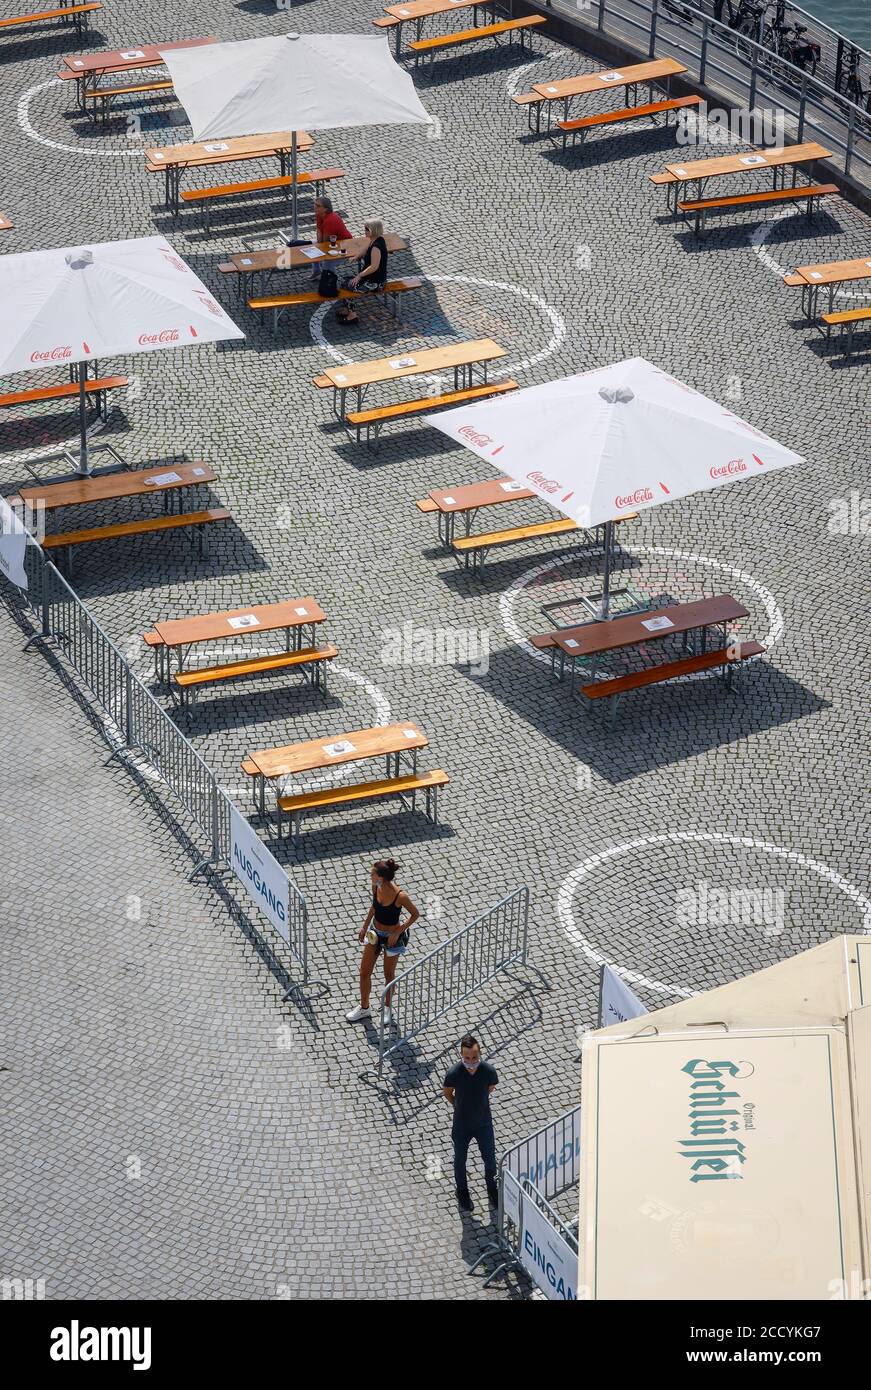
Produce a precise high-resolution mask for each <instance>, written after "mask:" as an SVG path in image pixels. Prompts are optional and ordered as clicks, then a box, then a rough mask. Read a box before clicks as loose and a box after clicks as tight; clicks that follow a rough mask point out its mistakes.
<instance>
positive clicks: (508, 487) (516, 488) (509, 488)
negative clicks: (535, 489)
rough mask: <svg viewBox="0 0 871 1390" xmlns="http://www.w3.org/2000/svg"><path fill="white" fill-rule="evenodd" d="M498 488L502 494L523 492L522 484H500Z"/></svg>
mask: <svg viewBox="0 0 871 1390" xmlns="http://www.w3.org/2000/svg"><path fill="white" fill-rule="evenodd" d="M499 486H500V487H501V489H502V491H503V492H523V491H524V490H525V487H524V484H523V483H513V482H509V483H500V484H499Z"/></svg>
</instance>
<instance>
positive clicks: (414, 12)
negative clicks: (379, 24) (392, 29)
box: [384, 0, 484, 19]
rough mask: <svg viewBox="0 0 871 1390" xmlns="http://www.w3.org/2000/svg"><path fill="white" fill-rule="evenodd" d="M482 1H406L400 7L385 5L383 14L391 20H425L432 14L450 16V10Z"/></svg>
mask: <svg viewBox="0 0 871 1390" xmlns="http://www.w3.org/2000/svg"><path fill="white" fill-rule="evenodd" d="M483 3H484V0H407V3H405V4H400V5H385V6H384V12H385V14H389V15H391V16H392V18H393V19H427V18H428V17H429V16H430V15H434V14H450V12H451V10H467V9H468V8H469V7H470V6H471V5H475V4H477V5H481V4H483Z"/></svg>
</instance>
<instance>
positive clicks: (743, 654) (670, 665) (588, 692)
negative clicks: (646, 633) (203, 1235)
mask: <svg viewBox="0 0 871 1390" xmlns="http://www.w3.org/2000/svg"><path fill="white" fill-rule="evenodd" d="M764 652H765V648H764V647H761V646H760V645H759V643H758V642H739V643H737V644H734V645H731V646H728V647H720V648H718V649H717V650H716V651H709V652H700V653H698V655H696V656H688V657H684V658H683V659H682V660H680V661H666V662H663V663H662V664H661V665H659V666H648V667H646V668H645V669H644V670H643V671H632V672H630V674H629V675H627V676H612V677H611V678H610V679H608V680H603V681H594V682H593V684H592V685H583V686H581V694H582V695H584V696H586V698H587V699H588V700H611V702H612V703H611V723H612V724H613V723H614V722H615V720H616V718H617V705H618V704H619V702H620V697H621V695H624V694H625V693H626V692H627V691H630V690H641V689H642V688H644V687H645V686H648V685H659V684H662V683H664V682H666V681H671V680H675V679H677V678H678V677H679V676H689V675H694V674H695V673H696V672H699V671H712V670H715V669H716V668H717V667H718V666H722V667H723V670H724V673H725V676H726V683H727V684H729V683H730V681H731V677H732V671H733V669H734V667H735V666H737V665H740V663H741V662H743V661H749V660H750V658H751V657H754V656H762V655H763V654H764Z"/></svg>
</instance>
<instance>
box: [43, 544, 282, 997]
mask: <svg viewBox="0 0 871 1390" xmlns="http://www.w3.org/2000/svg"><path fill="white" fill-rule="evenodd" d="M24 570H25V574H26V575H27V581H28V588H27V589H26V590H24V591H23V592H22V591H20V590H19V591H17V592H19V593H21V596H22V598H23V599H24V601H25V603H26V604H27V606H28V607H29V608H30V610H31V612H32V613H33V615H34V618H35V619H36V621H37V622H38V625H39V630H38V631H37V632H36V633H34V635H33V636H32V637H30V638H28V640H27V642H26V643H25V646H26V647H28V646H30V645H31V643H33V642H36V641H39V640H40V639H45V640H49V639H54V641H55V642H56V644H57V647H58V649H59V651H60V652H61V653H62V654H63V656H64V657H65V659H66V660H67V661H68V663H69V664H70V666H71V667H72V668H73V669H74V670H75V672H76V673H77V675H78V676H79V678H80V680H81V681H82V683H83V685H84V686H85V687H86V688H87V690H88V691H89V692H90V694H91V695H92V696H93V698H94V699H95V700H96V702H97V704H98V705H99V706H100V708H101V709H102V710H103V712H104V713H105V715H106V716H107V719H108V720H109V722H110V725H111V726H112V727H113V728H114V730H115V737H116V746H115V748H114V749H113V752H112V755H111V758H115V757H124V756H126V755H127V754H136V755H138V756H140V757H141V758H142V759H143V760H144V761H145V762H146V763H147V764H148V765H149V766H150V768H152V769H153V771H154V772H156V773H157V775H158V776H159V777H160V779H161V782H162V783H163V785H164V786H165V787H167V788H168V790H169V791H170V792H171V793H172V794H173V795H174V796H175V798H176V799H177V800H178V801H179V802H180V803H181V805H182V806H183V808H184V810H185V811H186V813H187V815H188V816H189V817H190V819H191V820H192V821H193V822H194V824H195V825H196V826H197V827H198V828H199V830H200V831H202V833H203V835H204V836H205V837H206V839H207V840H208V842H209V853H208V855H206V856H204V857H203V858H202V859H200V860H199V861H198V863H197V864H196V865H195V867H194V869H193V870H192V872H191V875H190V876H191V878H193V877H194V875H195V874H197V873H199V871H200V870H201V869H204V868H206V867H207V866H209V865H214V866H216V867H217V866H220V865H222V864H229V863H230V854H231V848H230V801H229V799H228V797H227V795H226V793H225V792H223V791H222V790H221V788H220V787H219V786H218V782H217V778H216V776H215V774H214V772H213V771H212V769H211V768H210V767H209V766H208V764H207V763H206V762H205V761H204V760H203V759H202V758H201V757H200V755H199V753H198V752H197V751H196V749H195V748H194V747H193V744H191V743H190V742H189V740H188V739H187V738H186V737H185V735H184V734H183V733H182V731H181V730H180V729H179V728H178V726H177V725H176V724H175V723H174V721H173V720H172V719H171V718H170V716H169V714H168V713H167V712H166V710H165V709H163V707H162V706H161V705H160V704H158V702H157V700H155V698H154V696H153V695H152V694H151V692H150V691H149V690H147V689H146V687H145V686H144V685H143V684H142V682H141V681H140V680H139V678H138V676H136V675H134V673H133V671H132V670H131V668H130V665H129V664H128V662H127V661H126V660H125V658H124V657H123V656H122V654H121V652H120V651H119V650H118V648H117V647H116V646H115V644H114V642H112V640H111V639H110V638H109V637H108V636H107V635H106V633H105V632H104V631H103V629H102V628H101V627H100V624H99V623H98V622H97V620H96V618H95V617H94V616H93V614H92V613H91V612H90V611H89V610H88V609H87V608H86V607H85V605H84V604H83V603H82V601H81V599H80V598H79V597H78V595H77V594H76V592H75V590H74V589H72V588H71V586H70V585H69V583H68V582H67V580H66V579H65V578H64V576H63V575H62V574H61V573H60V571H59V570H58V569H56V567H55V566H54V565H53V564H52V562H51V561H50V560H47V559H46V558H45V553H44V552H43V550H42V549H41V547H40V546H39V544H38V543H37V542H36V541H35V540H34V539H33V537H32V536H30V535H28V536H27V540H26V546H25V552H24ZM111 758H110V761H111ZM289 889H290V892H289V903H288V907H289V913H288V923H287V927H288V934H287V937H286V938H285V940H286V942H287V944H288V946H289V948H290V951H291V954H292V955H293V958H294V960H295V961H296V963H297V965H298V966H299V968H300V970H301V971H302V977H303V978H302V983H303V984H305V983H307V982H308V978H309V976H308V908H307V905H306V900H305V897H304V896H303V894H302V893H301V892H300V891H299V889H298V888H297V886H296V884H295V883H294V882H293V880H292V879H289Z"/></svg>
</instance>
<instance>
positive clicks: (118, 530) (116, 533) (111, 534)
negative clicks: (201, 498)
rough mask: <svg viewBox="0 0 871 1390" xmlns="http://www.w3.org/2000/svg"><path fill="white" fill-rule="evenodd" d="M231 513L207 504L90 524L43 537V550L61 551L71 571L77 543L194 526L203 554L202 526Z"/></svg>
mask: <svg viewBox="0 0 871 1390" xmlns="http://www.w3.org/2000/svg"><path fill="white" fill-rule="evenodd" d="M229 520H230V513H229V512H228V511H227V508H226V507H209V508H207V509H206V510H205V511H201V512H181V513H175V514H173V513H169V514H168V515H165V516H151V517H146V518H145V519H144V520H142V521H116V522H113V523H112V524H111V525H110V526H93V527H90V528H89V529H87V530H84V531H62V532H59V533H58V534H57V535H51V536H45V537H44V538H43V541H42V548H43V550H63V551H64V552H65V554H66V556H67V562H68V568H69V572H70V574H72V563H73V549H74V547H75V546H77V545H89V544H90V543H91V542H92V541H111V540H115V539H117V538H121V537H124V536H145V535H149V534H150V533H151V532H152V531H176V530H183V529H185V528H187V527H191V526H194V527H196V528H197V536H198V539H199V550H200V554H201V555H202V553H203V528H204V527H205V526H208V525H209V524H210V523H211V522H213V521H229Z"/></svg>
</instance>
